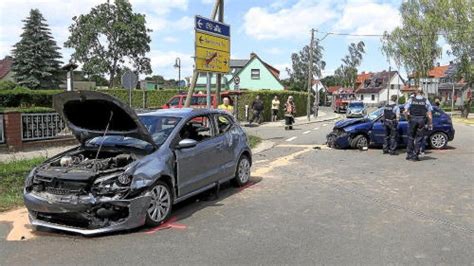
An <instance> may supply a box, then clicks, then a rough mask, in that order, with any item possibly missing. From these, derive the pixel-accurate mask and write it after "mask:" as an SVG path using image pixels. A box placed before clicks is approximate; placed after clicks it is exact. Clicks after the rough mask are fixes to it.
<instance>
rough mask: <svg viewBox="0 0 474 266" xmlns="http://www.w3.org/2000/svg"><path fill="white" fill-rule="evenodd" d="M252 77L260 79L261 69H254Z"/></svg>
mask: <svg viewBox="0 0 474 266" xmlns="http://www.w3.org/2000/svg"><path fill="white" fill-rule="evenodd" d="M250 77H251V78H252V79H260V69H252V70H251V71H250Z"/></svg>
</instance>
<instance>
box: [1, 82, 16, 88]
mask: <svg viewBox="0 0 474 266" xmlns="http://www.w3.org/2000/svg"><path fill="white" fill-rule="evenodd" d="M15 87H16V83H15V82H13V81H11V80H2V81H0V90H13V89H14V88H15Z"/></svg>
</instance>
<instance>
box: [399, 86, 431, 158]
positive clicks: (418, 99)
mask: <svg viewBox="0 0 474 266" xmlns="http://www.w3.org/2000/svg"><path fill="white" fill-rule="evenodd" d="M432 111H433V107H432V106H431V104H430V102H429V101H428V99H426V98H425V97H424V96H423V90H421V89H419V90H418V91H417V93H416V96H415V97H414V98H411V99H410V100H408V102H407V103H406V105H405V113H406V115H407V117H408V143H407V158H406V159H407V160H412V161H419V160H420V159H419V158H418V155H419V154H420V148H421V146H422V145H423V140H424V138H423V137H424V135H425V130H426V128H428V130H432V129H433V117H432V115H431V112H432ZM427 124H428V127H426V125H427Z"/></svg>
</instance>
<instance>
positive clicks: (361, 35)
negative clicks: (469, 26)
mask: <svg viewBox="0 0 474 266" xmlns="http://www.w3.org/2000/svg"><path fill="white" fill-rule="evenodd" d="M318 32H319V33H323V34H326V35H336V36H353V37H384V36H385V34H354V33H344V32H325V31H318ZM465 33H473V31H465V32H458V34H465ZM388 35H390V34H388ZM431 35H433V34H404V35H403V36H404V37H415V36H416V37H423V36H431ZM434 35H438V36H446V35H448V33H442V32H438V33H434Z"/></svg>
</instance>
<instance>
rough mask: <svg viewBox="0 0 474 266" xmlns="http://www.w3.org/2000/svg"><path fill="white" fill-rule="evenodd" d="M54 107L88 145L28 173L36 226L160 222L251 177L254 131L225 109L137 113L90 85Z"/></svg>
mask: <svg viewBox="0 0 474 266" xmlns="http://www.w3.org/2000/svg"><path fill="white" fill-rule="evenodd" d="M54 108H55V109H56V110H57V112H58V113H59V114H60V115H61V116H62V117H63V119H64V121H65V122H66V124H67V126H68V127H69V129H70V130H71V131H72V133H73V134H74V136H75V137H76V138H77V139H78V140H79V142H80V143H81V144H80V146H78V147H76V148H73V149H71V150H68V151H66V152H64V153H61V154H58V155H56V156H54V157H52V158H50V159H48V160H47V161H45V162H44V163H43V164H41V165H39V166H38V167H36V168H34V169H33V170H31V172H30V173H29V175H28V176H27V178H26V181H25V188H24V200H25V205H26V207H27V209H28V211H29V216H30V221H31V223H32V224H33V225H35V226H41V227H48V228H53V229H59V230H65V231H70V232H76V233H80V234H85V235H93V234H100V233H105V232H112V231H118V230H124V229H130V228H135V227H139V226H142V225H144V224H146V225H149V226H156V225H159V224H161V223H163V222H164V221H166V219H167V218H169V216H170V214H171V210H172V206H173V205H174V204H176V203H178V202H180V201H183V200H185V199H187V198H189V197H191V196H193V195H196V194H198V193H200V192H203V191H205V190H208V189H211V188H213V187H215V186H218V185H219V184H220V183H223V182H227V181H229V180H231V181H232V182H233V183H235V184H236V185H237V186H243V185H245V184H246V183H247V182H248V181H249V178H250V167H251V163H252V155H251V151H250V148H249V145H248V139H247V136H246V134H245V132H244V131H243V129H242V128H241V127H240V126H239V124H238V123H237V122H236V121H235V119H234V118H233V116H232V115H231V114H229V113H227V112H225V111H219V110H207V109H198V110H193V109H170V110H159V111H156V112H151V113H145V114H140V115H137V114H136V113H135V112H134V111H133V110H132V109H130V108H129V107H128V106H127V105H125V104H123V103H122V102H121V101H119V100H118V99H116V98H114V97H112V96H110V95H106V94H102V93H98V92H90V91H81V92H65V93H61V94H58V95H56V96H55V97H54Z"/></svg>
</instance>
